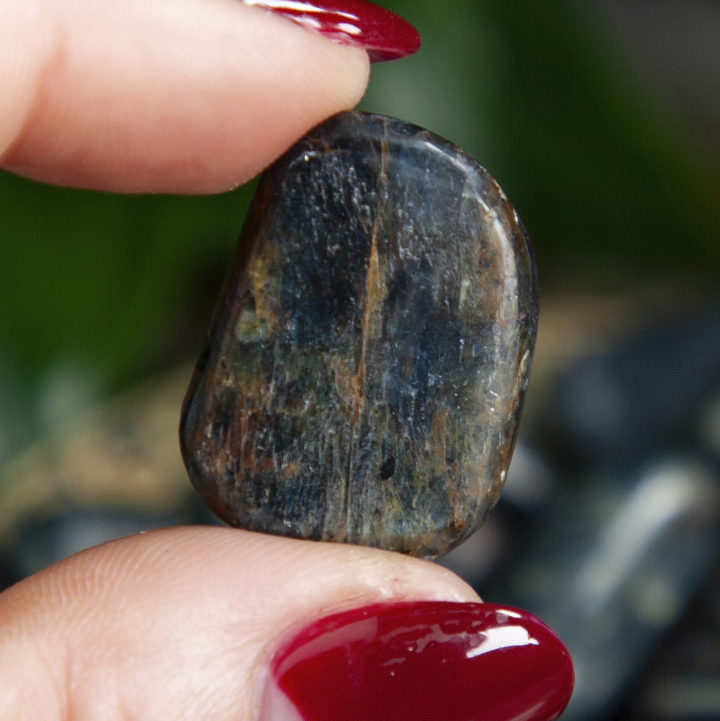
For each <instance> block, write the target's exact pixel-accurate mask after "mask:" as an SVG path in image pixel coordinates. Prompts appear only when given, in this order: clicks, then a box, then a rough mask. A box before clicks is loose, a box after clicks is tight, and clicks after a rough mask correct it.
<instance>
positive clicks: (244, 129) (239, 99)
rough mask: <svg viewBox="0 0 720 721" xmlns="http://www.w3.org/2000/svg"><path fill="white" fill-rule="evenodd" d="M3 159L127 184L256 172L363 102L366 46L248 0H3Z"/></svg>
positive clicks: (149, 187)
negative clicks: (310, 132) (346, 41)
mask: <svg viewBox="0 0 720 721" xmlns="http://www.w3.org/2000/svg"><path fill="white" fill-rule="evenodd" d="M0 47H2V48H3V52H2V56H1V57H0V87H2V88H3V92H2V94H0V95H1V97H0V166H2V167H5V168H7V169H9V170H12V171H13V172H16V173H18V174H21V175H25V176H28V177H31V178H35V179H37V180H43V181H47V182H51V183H59V184H63V185H71V186H79V187H87V188H99V189H103V190H112V191H119V192H150V191H152V192H172V193H212V192H218V191H225V190H229V189H230V188H233V187H235V186H237V185H239V184H240V183H243V182H245V181H247V180H248V179H250V178H251V177H253V176H254V175H256V174H257V173H258V172H259V171H260V170H262V169H263V168H264V167H265V166H267V165H269V164H270V162H272V160H274V159H275V157H277V156H278V155H279V154H280V153H281V152H282V151H283V150H285V149H286V148H288V147H289V146H290V145H291V144H292V143H293V142H294V141H295V140H296V139H297V138H299V137H300V136H301V135H302V134H303V133H304V132H305V131H307V130H308V129H309V128H311V127H312V126H314V125H316V124H317V123H319V122H320V121H321V120H323V119H325V118H326V117H328V116H330V115H332V114H334V113H336V112H338V111H340V110H345V109H348V108H351V107H352V106H354V105H355V104H356V103H357V102H358V100H359V99H360V97H361V96H362V93H363V92H364V90H365V86H366V84H367V78H368V67H369V65H368V58H367V54H366V53H365V52H364V51H363V50H360V49H358V48H350V47H346V46H343V45H340V44H338V43H335V42H331V41H329V40H328V39H327V38H325V37H323V36H322V35H319V34H318V33H314V32H309V31H307V30H304V29H303V28H301V27H299V26H298V25H296V24H295V23H293V22H291V21H289V20H287V19H286V18H282V17H279V16H277V15H274V14H272V13H270V12H268V11H265V10H262V9H260V8H252V7H248V6H246V5H243V4H242V3H241V2H238V0H152V2H148V1H147V0H126V1H125V2H122V3H113V2H110V1H109V0H105V1H103V2H97V1H96V0H65V1H64V2H62V3H58V2H53V0H26V1H25V2H22V3H18V2H13V0H0Z"/></svg>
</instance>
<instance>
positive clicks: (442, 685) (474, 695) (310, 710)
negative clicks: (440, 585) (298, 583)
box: [261, 602, 573, 721]
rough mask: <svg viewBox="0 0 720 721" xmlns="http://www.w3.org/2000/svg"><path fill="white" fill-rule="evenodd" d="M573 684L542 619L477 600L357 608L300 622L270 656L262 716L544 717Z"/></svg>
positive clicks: (339, 719) (395, 720)
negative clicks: (296, 630)
mask: <svg viewBox="0 0 720 721" xmlns="http://www.w3.org/2000/svg"><path fill="white" fill-rule="evenodd" d="M572 687H573V669H572V662H571V661H570V656H569V654H568V652H567V650H566V649H565V647H564V646H563V645H562V643H561V642H560V641H559V639H558V638H557V637H556V636H555V634H554V633H553V632H552V631H551V630H550V629H549V628H548V627H547V626H546V625H545V624H544V623H542V622H541V621H539V620H538V619H537V618H535V617H534V616H532V615H531V614H529V613H527V612H526V611H519V610H517V609H513V608H507V607H504V606H496V605H493V604H481V603H439V602H422V603H402V604H395V605H378V606H369V607H366V608H360V609H355V610H352V611H348V612H345V613H339V614H336V615H334V616H329V617H327V618H324V619H321V620H319V621H317V622H315V623H313V624H312V625H311V626H309V627H307V628H305V629H304V630H303V631H301V632H300V633H299V634H298V635H297V636H295V637H294V638H293V639H292V640H290V641H289V642H288V643H286V644H285V645H284V646H283V647H282V648H280V649H279V651H278V652H277V654H276V655H275V656H274V658H273V661H272V664H271V669H270V680H269V682H268V685H267V686H266V692H265V697H264V703H263V710H262V713H261V718H262V721H511V720H512V721H519V720H522V721H549V720H550V719H555V718H557V717H558V716H559V715H560V713H561V712H562V711H563V709H564V708H565V706H566V705H567V702H568V700H569V699H570V695H571V693H572Z"/></svg>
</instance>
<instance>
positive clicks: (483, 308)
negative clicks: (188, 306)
mask: <svg viewBox="0 0 720 721" xmlns="http://www.w3.org/2000/svg"><path fill="white" fill-rule="evenodd" d="M536 326H537V287H536V280H535V271H534V266H533V260H532V255H531V250H530V247H529V243H528V239H527V237H526V235H525V233H524V230H523V226H522V224H521V222H520V220H519V218H518V216H517V214H516V213H515V210H514V209H513V208H512V206H511V205H510V204H509V203H508V201H507V199H506V198H505V196H504V195H503V192H502V191H501V190H500V188H499V187H498V185H497V183H496V182H495V181H494V180H493V179H492V178H491V177H490V176H489V175H488V173H487V171H486V170H485V169H484V168H483V167H482V166H481V165H479V164H478V163H477V162H476V161H475V160H473V159H472V158H470V157H469V156H468V155H466V154H465V153H464V152H463V151H462V150H460V149H458V148H456V147H455V146H453V145H451V144H450V143H448V142H447V141H445V140H443V139H442V138H439V137H437V136H436V135H433V134H432V133H430V132H429V131H427V130H423V129H421V128H418V127H415V126H413V125H409V124H408V123H405V122H401V121H399V120H394V119H392V118H387V117H382V116H378V115H367V114H363V113H355V112H353V113H343V114H340V115H337V116H335V117H333V118H331V119H330V120H328V121H326V122H325V123H323V124H322V125H320V126H319V127H317V128H315V129H314V130H312V131H311V132H310V133H309V134H308V135H307V136H305V137H304V138H303V139H302V140H300V141H299V142H298V143H297V144H296V145H295V146H294V147H293V148H292V149H291V150H290V151H288V152H287V153H286V154H285V155H284V156H283V157H282V158H281V159H280V160H278V161H277V162H276V163H275V164H274V165H273V166H272V167H271V168H270V169H269V170H268V171H267V172H266V173H265V174H264V175H263V177H262V179H261V181H260V184H259V187H258V189H257V193H256V196H255V198H254V201H253V204H252V207H251V210H250V214H249V217H248V219H247V221H246V224H245V229H244V231H243V234H242V238H241V240H240V245H239V249H238V252H237V257H236V260H235V264H234V267H233V270H232V273H231V275H230V278H229V281H228V283H227V286H226V290H225V291H224V296H223V298H222V299H221V302H220V304H219V306H218V308H217V310H216V312H215V316H214V318H213V321H212V326H211V328H210V331H209V334H208V340H207V346H206V348H205V351H204V353H203V355H202V357H201V359H200V361H199V363H198V366H197V369H196V371H195V374H194V376H193V379H192V382H191V385H190V388H189V390H188V394H187V397H186V400H185V405H184V409H183V416H182V423H181V445H182V451H183V456H184V459H185V463H186V465H187V468H188V471H189V473H190V477H191V479H192V481H193V484H194V485H195V487H196V489H197V490H198V492H199V494H200V495H201V496H202V498H203V499H204V500H205V502H206V503H207V504H208V505H209V506H210V508H211V509H212V510H213V511H214V512H215V513H217V514H218V516H220V517H221V518H222V519H223V520H225V521H226V522H227V523H229V524H231V525H233V526H239V527H241V528H247V529H252V530H256V531H264V532H268V533H277V534H282V535H286V536H294V537H298V538H309V539H318V540H325V541H343V542H348V543H359V544H365V545H371V546H379V547H382V548H388V549H393V550H397V551H403V552H406V553H411V554H414V555H418V556H427V557H429V556H435V555H438V554H441V553H444V552H446V551H448V550H449V549H450V548H452V547H453V546H455V545H456V544H458V543H459V542H460V541H462V540H463V539H465V538H466V537H467V536H468V535H470V534H471V533H472V532H473V531H474V530H475V529H476V528H477V527H478V526H479V525H480V523H482V521H483V520H484V518H485V516H486V515H487V513H488V512H489V510H490V509H491V508H492V506H493V505H494V504H495V502H496V501H497V499H498V495H499V493H500V489H501V487H502V485H503V482H504V480H505V474H506V471H507V467H508V464H509V462H510V455H511V453H512V448H513V444H514V440H515V435H516V429H517V422H518V416H519V413H520V406H521V402H522V397H523V393H524V390H525V387H526V384H527V377H528V371H529V368H530V359H531V356H532V349H533V343H534V339H535V332H536Z"/></svg>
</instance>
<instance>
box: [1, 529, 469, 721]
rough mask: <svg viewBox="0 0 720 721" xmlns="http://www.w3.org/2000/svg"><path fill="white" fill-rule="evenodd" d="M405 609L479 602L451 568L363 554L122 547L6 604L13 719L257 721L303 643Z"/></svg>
mask: <svg viewBox="0 0 720 721" xmlns="http://www.w3.org/2000/svg"><path fill="white" fill-rule="evenodd" d="M403 599H435V600H456V601H473V600H477V596H476V595H475V594H474V592H473V591H472V590H471V589H470V588H469V587H467V586H466V585H465V584H464V583H463V582H462V581H460V580H459V579H458V578H457V577H455V576H453V575H452V574H451V573H449V572H448V571H447V570H445V569H443V568H441V567H439V566H436V565H433V564H430V563H428V562H426V561H419V560H413V559H410V558H405V557H403V556H400V555H398V554H394V553H390V552H385V551H376V550H372V549H364V548H358V547H353V546H342V545H339V544H338V545H333V544H321V543H313V542H310V541H294V540H288V539H283V538H277V537H273V536H261V535H259V534H253V533H248V532H244V531H238V530H234V529H225V528H176V529H169V530H163V531H156V532H152V533H148V534H144V535H141V536H135V537H132V538H127V539H124V540H120V541H115V542H112V543H109V544H105V545H103V546H100V547H98V548H94V549H91V550H89V551H85V552H83V553H80V554H78V555H75V556H73V557H71V558H69V559H66V560H65V561H62V562H61V563H58V564H56V565H55V566H52V567H50V568H49V569H47V570H45V571H43V572H41V573H38V574H36V575H35V576H33V577H32V578H30V579H28V580H26V581H23V582H22V583H19V584H17V585H16V586H14V587H13V588H11V589H9V590H8V591H5V592H4V593H3V594H2V595H0V718H3V719H8V720H10V719H12V721H25V720H26V719H27V720H28V721H31V720H32V721H35V720H36V719H43V720H44V721H56V720H57V721H60V720H62V721H91V720H92V721H119V720H122V721H156V720H157V719H159V718H165V719H173V721H176V720H177V721H180V720H184V719H187V720H188V721H190V720H193V721H195V720H196V719H199V718H202V719H204V720H205V721H215V720H216V719H217V721H221V720H222V721H227V719H233V720H234V721H250V719H255V718H257V711H258V708H257V705H258V703H259V700H260V698H261V692H262V686H263V684H264V681H265V673H266V668H267V661H268V658H269V656H270V654H271V653H272V652H273V651H274V650H275V648H276V647H277V646H278V644H279V643H280V642H281V641H282V640H284V639H285V638H286V637H287V636H288V634H289V633H293V632H295V631H297V630H299V629H300V628H303V627H304V626H306V625H307V624H308V623H311V622H313V621H315V620H317V619H318V618H320V617H322V616H324V615H326V614H328V613H333V612H336V611H340V610H344V609H349V608H356V607H359V606H364V605H368V604H372V603H377V602H387V601H393V600H403ZM274 721H282V719H277V720H274Z"/></svg>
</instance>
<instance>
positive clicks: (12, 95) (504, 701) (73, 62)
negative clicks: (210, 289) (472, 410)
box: [0, 0, 571, 721]
mask: <svg viewBox="0 0 720 721" xmlns="http://www.w3.org/2000/svg"><path fill="white" fill-rule="evenodd" d="M1 1H2V0H0V2H1ZM340 1H341V4H343V3H348V2H349V0H340ZM0 47H3V49H4V50H5V52H4V60H3V61H1V62H0V82H1V83H2V87H3V88H4V89H5V90H4V92H3V94H2V97H0V159H1V161H2V165H3V166H4V167H6V168H7V169H10V170H12V171H13V172H17V173H20V174H24V175H27V176H29V177H33V178H36V179H40V180H45V181H49V182H55V183H62V184H66V185H74V186H81V187H92V188H99V189H105V190H114V191H138V192H140V191H142V192H150V191H154V192H187V193H202V192H214V191H219V190H225V189H228V188H230V187H232V186H234V185H237V184H238V183H241V182H243V181H244V180H246V179H248V178H249V177H251V176H252V175H254V174H255V173H256V172H257V171H258V170H260V169H261V168H262V167H264V166H265V165H267V164H268V163H269V162H271V161H272V160H273V159H274V157H276V156H277V155H278V154H279V153H281V152H282V151H283V150H284V149H285V148H286V147H287V146H288V145H290V144H291V143H292V142H293V141H294V140H295V139H296V138H297V137H298V136H300V135H301V134H302V133H303V132H304V131H305V130H307V129H308V128H309V127H311V126H313V125H315V124H316V123H317V122H319V121H321V120H322V119H324V118H325V117H326V116H328V115H331V114H333V113H335V112H337V111H339V110H342V109H346V108H348V107H351V106H352V105H354V104H355V103H356V102H357V100H358V99H359V97H360V96H361V94H362V92H363V90H364V87H365V83H366V80H367V55H366V53H365V52H364V51H362V50H361V49H358V48H356V47H347V46H343V45H341V44H337V43H333V42H329V41H328V40H327V39H326V38H323V37H322V36H321V35H319V34H315V33H309V32H305V31H303V30H302V29H300V28H298V27H297V26H295V25H293V24H292V23H289V22H287V21H286V20H285V19H283V18H281V17H277V16H276V15H272V14H269V13H266V12H260V11H259V10H258V9H257V8H250V7H247V6H245V5H243V4H241V3H239V2H237V0H172V2H170V0H166V1H163V0H154V1H153V2H152V3H149V2H139V1H138V0H129V1H128V2H126V3H124V4H123V5H122V6H117V5H115V4H112V3H110V2H104V3H103V2H98V0H95V1H94V2H93V1H91V0H75V1H68V2H64V3H53V2H51V0H46V1H44V2H42V1H41V0H36V1H34V2H33V1H31V0H28V1H27V2H26V3H24V4H19V3H18V4H15V3H12V2H11V0H5V2H4V4H3V5H2V7H0ZM427 601H441V602H454V603H453V604H452V605H442V606H436V605H432V606H427V605H425V602H427ZM478 601H479V599H478V598H477V596H476V595H475V593H474V592H473V591H472V590H471V589H470V588H469V587H467V586H466V585H465V584H464V583H463V582H462V581H460V580H459V579H458V578H456V577H454V576H453V575H452V574H450V573H449V572H448V571H446V570H444V569H442V568H441V567H439V566H436V565H433V564H430V563H427V562H424V561H419V560H416V559H410V558H406V557H403V556H399V555H397V554H393V553H388V552H383V551H378V550H373V549H364V548H357V547H352V546H340V545H330V544H320V543H311V542H304V541H295V540H288V539H282V538H274V537H270V536H262V535H258V534H251V533H246V532H243V531H238V530H233V529H218V528H177V529H169V530H164V531H158V532H153V533H148V534H143V535H139V536H135V537H132V538H127V539H123V540H119V541H115V542H112V543H109V544H105V545H103V546H100V547H97V548H94V549H91V550H88V551H85V552H83V553H81V554H78V555H76V556H73V557H71V558H69V559H66V560H65V561H63V562H61V563H59V564H56V565H54V566H52V567H50V568H48V569H46V570H45V571H43V572H41V573H38V574H36V575H35V576H33V577H31V578H29V579H27V580H25V581H23V582H21V583H19V584H17V585H16V586H14V587H13V588H11V589H9V590H7V591H5V592H4V593H3V594H1V595H0V718H3V719H12V720H13V721H21V720H23V719H28V720H30V719H32V720H33V721H35V720H36V719H44V720H46V721H54V720H55V719H58V721H59V719H64V720H67V721H82V720H84V719H93V720H94V721H103V720H104V719H123V721H145V720H150V719H153V720H155V719H158V718H166V719H198V718H203V719H208V720H209V721H212V719H218V720H219V719H223V720H224V721H226V720H228V719H234V720H235V721H297V720H298V719H300V718H306V719H311V720H312V721H329V720H332V721H340V718H342V721H354V720H355V719H360V718H362V719H364V721H384V719H388V721H389V720H390V719H393V720H395V719H398V718H412V719H413V721H422V719H431V718H432V719H433V720H434V719H436V718H437V717H438V712H437V703H438V702H439V703H441V704H442V717H444V718H447V719H450V720H451V721H452V720H454V719H458V721H461V720H462V721H469V719H485V718H494V719H503V718H507V719H510V718H517V717H518V716H519V715H522V717H523V718H525V719H528V720H532V719H535V720H538V721H539V720H540V719H548V718H553V717H554V716H555V715H556V714H557V713H559V711H560V710H561V709H562V707H563V706H564V703H565V701H566V697H567V695H568V693H569V685H570V683H571V680H570V679H571V670H570V665H569V660H568V658H567V655H566V653H565V651H564V649H563V648H562V646H561V645H560V644H559V642H557V640H556V639H555V638H554V637H553V636H552V634H551V633H550V632H549V631H547V629H545V627H543V626H542V624H540V623H539V622H538V621H536V620H535V619H533V618H532V617H531V616H529V615H528V614H524V613H516V612H514V611H508V612H504V611H502V610H501V609H496V608H495V607H490V606H477V605H476V603H477V602H478ZM377 604H382V606H381V607H378V606H377ZM399 604H400V605H399ZM402 604H410V605H402ZM363 608H365V609H367V610H366V611H365V612H364V615H362V617H361V618H358V617H357V616H353V617H352V618H350V617H348V616H345V617H343V619H342V620H341V621H339V622H336V623H335V624H334V625H335V626H336V628H335V629H334V630H331V629H330V628H329V626H328V622H326V621H322V620H321V621H318V619H323V618H326V617H327V616H328V615H329V614H334V613H344V612H351V611H352V610H353V609H363ZM361 613H363V612H361ZM513 614H515V615H513ZM351 620H352V621H353V623H350V621H351ZM358 621H359V622H358ZM318 624H320V625H318ZM302 629H306V630H305V631H304V632H303V630H302ZM308 629H309V630H308ZM358 631H359V632H360V633H359V635H358ZM297 634H304V635H301V636H300V637H299V638H301V641H298V642H296V646H297V644H298V643H300V644H301V645H300V646H299V647H296V648H293V647H288V646H285V645H284V644H285V643H286V642H287V640H288V639H290V638H293V637H298V636H297ZM353 634H354V635H353ZM321 650H324V651H327V652H328V654H327V655H323V654H322V653H320V651H321ZM333 650H336V651H337V653H338V654H339V656H338V655H337V654H336V655H333V653H332V652H333ZM495 651H497V652H498V653H495ZM301 661H304V662H305V663H301ZM348 662H349V663H351V666H352V671H351V670H350V668H349V667H348V666H347V665H346V663H348ZM400 666H402V668H400ZM448 669H449V673H447V671H448ZM404 671H407V673H403V672H404ZM307 673H310V677H309V679H308V676H307ZM298 674H299V675H298ZM303 674H305V675H303ZM298 679H301V680H302V683H300V684H299V685H298ZM439 683H440V684H441V685H440V686H439V688H438V684H439ZM293 684H294V685H293ZM398 684H399V685H398ZM278 689H282V693H278ZM398 689H400V690H398ZM333 704H340V705H341V707H342V711H341V712H338V711H337V708H338V707H337V705H335V706H333ZM343 704H344V706H343Z"/></svg>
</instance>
